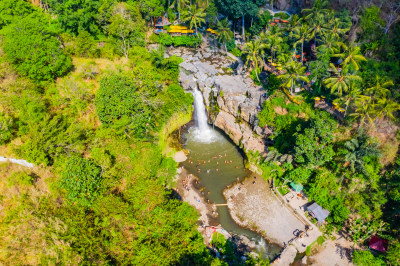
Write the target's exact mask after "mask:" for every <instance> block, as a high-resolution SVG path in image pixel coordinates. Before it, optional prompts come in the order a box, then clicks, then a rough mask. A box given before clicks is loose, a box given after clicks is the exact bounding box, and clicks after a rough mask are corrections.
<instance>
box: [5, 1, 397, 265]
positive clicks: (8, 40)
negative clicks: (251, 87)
mask: <svg viewBox="0 0 400 266" xmlns="http://www.w3.org/2000/svg"><path fill="white" fill-rule="evenodd" d="M268 2H269V4H270V5H272V6H274V5H275V7H277V3H274V2H276V1H268ZM266 3H267V1H264V0H240V1H239V0H210V1H203V0H198V1H186V0H178V1H165V0H142V1H138V0H129V1H120V0H90V1H89V0H87V1H83V0H42V1H40V7H35V6H33V5H32V4H31V3H29V2H28V1H24V0H2V1H0V34H1V37H2V42H1V53H0V57H1V58H0V59H1V63H2V66H1V68H0V88H1V89H0V99H1V100H0V145H1V150H2V151H4V152H5V153H6V154H7V155H8V154H9V155H11V156H16V157H21V158H23V159H26V160H27V161H29V162H31V163H34V164H35V165H37V166H38V167H35V168H33V169H30V170H26V169H25V170H21V169H22V168H18V167H16V166H13V165H12V164H1V165H0V175H1V177H2V178H1V180H0V209H2V210H3V211H2V212H1V213H0V249H1V250H2V252H1V253H0V261H1V262H2V263H4V264H35V265H36V264H73V265H75V264H134V265H142V264H144V265H147V264H150V265H159V264H160V265H210V264H211V265H226V264H228V265H236V264H238V261H240V260H241V258H240V254H238V253H237V252H236V250H235V247H234V245H233V244H232V242H231V241H227V240H225V239H224V238H222V237H221V236H219V235H218V234H215V235H214V236H213V239H212V241H211V245H212V248H214V249H215V250H217V251H219V252H220V254H221V255H222V258H221V259H219V258H213V257H212V256H210V252H209V250H208V249H207V248H206V246H205V245H204V243H203V238H202V236H201V235H200V234H199V232H198V231H197V230H196V229H197V226H198V225H197V224H196V222H197V218H198V214H197V213H196V211H195V210H194V209H193V208H192V207H190V206H189V205H188V204H186V203H183V202H181V201H179V200H178V199H176V195H175V192H174V191H172V186H173V179H174V177H175V176H176V174H177V173H176V169H177V163H176V162H175V161H174V160H172V159H171V158H170V157H167V156H166V155H165V153H166V151H165V150H164V148H165V143H164V142H165V141H166V139H167V138H168V136H164V135H165V134H167V132H168V133H169V131H170V130H173V129H174V128H173V127H174V126H171V125H174V124H177V125H178V126H179V123H180V122H181V121H176V120H179V118H180V117H182V116H188V115H190V113H191V111H192V110H191V109H192V102H193V99H192V96H191V95H190V94H187V93H185V92H184V91H183V90H182V88H181V87H180V86H179V85H178V75H179V64H180V63H181V62H182V59H181V58H179V57H176V56H170V57H168V58H166V57H165V50H164V47H163V46H187V47H199V45H200V44H201V43H202V42H203V40H206V41H207V43H205V45H211V46H213V47H212V48H213V49H214V48H215V49H216V50H217V49H218V48H221V50H222V49H223V50H224V51H225V52H226V51H232V53H234V54H235V55H236V56H241V57H242V60H243V61H244V62H245V65H246V66H247V67H248V70H249V74H250V77H251V78H252V79H253V80H254V82H255V83H256V84H259V85H262V86H263V87H264V88H265V89H266V95H267V96H268V99H267V100H266V101H264V103H263V105H262V111H261V112H259V115H258V121H259V123H258V125H259V126H260V127H269V128H270V129H271V130H272V131H273V134H272V135H270V136H267V137H266V138H267V141H268V143H270V145H269V147H268V149H269V152H268V153H267V154H264V156H262V157H260V156H257V154H256V156H251V155H254V154H251V152H250V151H247V152H248V155H249V159H250V160H251V159H253V160H254V161H253V163H255V164H257V165H258V166H259V168H260V169H261V170H262V171H263V177H264V178H266V179H270V180H271V181H273V184H274V185H275V187H277V188H278V190H279V191H281V192H283V191H288V189H289V188H288V184H289V183H290V182H295V183H297V184H302V185H303V186H304V193H305V195H306V196H307V197H308V199H309V200H310V201H315V202H317V203H318V204H320V205H321V206H322V207H323V208H326V209H327V210H329V211H330V215H329V216H328V218H327V222H326V223H325V224H324V225H322V227H321V229H322V230H323V231H324V233H326V234H328V235H329V234H330V233H331V232H333V231H339V230H344V231H345V232H346V233H347V235H348V236H349V237H351V238H352V240H353V241H354V242H355V243H357V244H360V245H361V246H362V245H364V246H365V247H366V245H365V244H367V243H368V239H369V238H370V237H371V235H378V236H380V237H382V238H385V239H387V240H388V243H389V244H388V250H387V253H386V254H375V253H371V252H370V251H368V250H360V251H356V252H355V253H354V255H353V260H354V264H356V265H385V264H389V265H398V264H400V256H399V254H400V242H399V238H400V230H399V228H400V214H399V209H400V159H399V156H398V143H399V137H398V133H396V130H397V129H396V126H397V127H398V123H399V117H400V116H399V110H400V104H399V102H400V91H399V85H400V63H399V62H400V60H399V59H400V24H399V23H398V17H399V13H398V11H399V10H400V9H398V8H397V7H396V5H395V4H396V3H395V1H394V0H387V1H381V3H380V4H379V5H378V4H376V3H377V2H374V1H363V0H361V1H323V0H316V1H307V3H303V2H302V3H300V2H299V1H293V2H292V8H291V11H293V12H295V13H296V14H291V16H290V17H289V16H288V15H287V14H286V13H283V12H281V13H277V14H275V15H274V16H272V15H271V13H270V12H269V11H268V10H265V9H264V8H263V9H261V7H263V6H264V5H265V4H266ZM299 7H302V8H303V7H306V8H304V9H302V10H300V9H299ZM165 14H168V17H169V19H170V22H171V23H173V24H180V25H185V26H187V27H189V28H190V29H193V30H194V31H195V32H196V34H193V35H191V36H186V35H182V36H170V35H169V34H166V33H161V34H159V35H156V34H151V31H152V29H153V26H154V21H155V19H156V18H157V17H158V16H161V15H165ZM221 15H222V16H221ZM222 17H223V19H221V18H222ZM278 18H280V19H282V20H288V21H286V22H279V20H278ZM272 19H274V21H272ZM275 19H277V21H278V22H276V21H275ZM207 28H212V29H215V32H216V33H215V34H212V35H211V34H209V33H207V32H206V31H205V30H206V29H207ZM164 29H165V30H167V29H168V27H165V28H164ZM234 32H236V33H238V32H240V33H241V34H242V33H243V36H242V38H241V39H243V41H244V42H245V43H242V44H243V45H238V46H237V45H236V44H235V43H237V42H238V41H239V40H238V37H237V36H234V35H233V33H234ZM197 33H199V34H197ZM201 34H203V36H202V35H201ZM205 36H206V37H205ZM203 38H204V39H203ZM206 38H207V39H206ZM149 43H158V44H161V45H160V47H159V48H157V49H156V50H152V51H148V50H147V48H145V47H147V46H146V45H147V44H149ZM214 46H215V47H214ZM263 71H265V72H271V73H261V72H263ZM261 74H266V75H261ZM266 76H268V77H267V78H265V79H263V78H262V77H266ZM283 88H286V89H283ZM288 90H289V91H288ZM299 90H300V92H299ZM246 96H247V95H246ZM316 96H318V97H321V96H324V99H325V101H326V103H327V104H328V105H329V106H330V110H328V109H327V110H328V111H330V112H331V113H334V114H335V115H334V116H332V115H331V114H328V112H326V111H325V110H318V108H316V105H315V104H316V103H317V105H318V100H317V101H316V100H315V97H316ZM220 97H224V96H223V95H222V93H221V94H220ZM224 100H226V99H225V98H224ZM333 104H335V105H337V106H339V107H340V108H339V107H336V108H335V107H332V106H333ZM342 108H343V109H342ZM214 109H215V110H214V111H215V112H218V110H219V108H218V107H215V108H214ZM393 123H395V124H396V125H395V126H393ZM171 127H172V128H171ZM320 242H321V243H322V240H321V239H319V240H318V243H320ZM310 252H311V247H309V248H308V249H307V254H309V253H310ZM212 255H214V254H212ZM267 263H268V262H267V261H262V260H261V259H254V258H252V257H249V258H248V260H247V261H246V264H247V265H266V264H267Z"/></svg>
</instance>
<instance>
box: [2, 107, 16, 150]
mask: <svg viewBox="0 0 400 266" xmlns="http://www.w3.org/2000/svg"><path fill="white" fill-rule="evenodd" d="M13 128H14V121H13V119H12V118H11V117H9V116H7V115H3V114H2V113H0V145H3V144H6V143H7V142H9V141H10V140H11V138H12V135H13V133H14V132H13V131H14V130H13Z"/></svg>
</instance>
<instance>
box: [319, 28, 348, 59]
mask: <svg viewBox="0 0 400 266" xmlns="http://www.w3.org/2000/svg"><path fill="white" fill-rule="evenodd" d="M322 43H323V44H322V45H320V46H319V48H320V49H323V50H325V51H327V52H328V53H329V54H330V55H333V54H335V53H336V51H337V49H338V48H340V46H341V45H343V43H342V42H339V41H338V40H337V37H335V35H334V34H332V33H330V32H328V33H326V34H324V35H322Z"/></svg>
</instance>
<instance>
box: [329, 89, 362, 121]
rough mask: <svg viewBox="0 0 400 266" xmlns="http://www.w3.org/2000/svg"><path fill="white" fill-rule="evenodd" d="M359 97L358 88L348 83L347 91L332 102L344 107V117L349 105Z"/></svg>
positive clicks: (359, 91)
mask: <svg viewBox="0 0 400 266" xmlns="http://www.w3.org/2000/svg"><path fill="white" fill-rule="evenodd" d="M360 95H361V90H360V89H359V87H358V86H355V85H354V83H350V86H349V91H348V92H347V93H346V94H345V95H343V96H342V97H340V98H338V99H336V100H335V101H333V102H337V103H339V102H340V103H341V104H344V105H345V106H346V108H345V111H344V117H346V114H347V110H348V108H349V106H350V103H352V102H354V101H355V100H356V99H358V97H359V96H360Z"/></svg>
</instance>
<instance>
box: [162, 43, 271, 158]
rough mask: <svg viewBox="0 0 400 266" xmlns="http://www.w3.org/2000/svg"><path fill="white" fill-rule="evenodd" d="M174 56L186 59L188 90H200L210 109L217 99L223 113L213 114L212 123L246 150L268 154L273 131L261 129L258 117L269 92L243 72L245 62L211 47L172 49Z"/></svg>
mask: <svg viewBox="0 0 400 266" xmlns="http://www.w3.org/2000/svg"><path fill="white" fill-rule="evenodd" d="M171 55H177V56H180V57H182V58H183V60H184V62H183V63H181V65H180V66H181V72H180V78H179V79H180V82H181V85H182V87H183V88H184V89H185V90H193V89H195V88H197V87H198V88H199V89H200V90H201V92H202V94H203V97H204V99H205V104H206V106H208V107H210V100H211V99H212V98H213V97H215V98H214V99H216V103H217V104H218V108H219V112H217V114H215V115H214V117H213V116H212V115H211V114H210V112H209V116H210V118H211V119H210V121H212V122H213V123H214V125H215V126H217V127H218V128H220V129H222V130H223V131H224V132H225V133H226V134H227V135H228V136H229V137H230V138H231V139H232V140H233V142H234V143H235V144H236V145H238V146H239V147H241V148H243V149H244V150H246V151H249V150H252V151H259V152H260V153H263V152H265V151H266V146H265V144H264V141H263V136H265V135H268V134H271V133H272V132H271V131H270V130H269V129H268V128H260V127H259V126H258V118H257V115H258V112H259V111H260V110H261V106H262V103H263V101H264V100H265V99H266V91H265V90H264V89H263V88H262V86H256V85H254V83H253V81H252V80H251V78H250V77H249V76H248V74H247V73H245V72H243V73H242V71H241V70H242V67H243V63H242V62H241V60H238V58H235V57H234V56H232V55H223V54H221V53H217V52H214V51H213V50H211V49H210V48H209V47H203V48H201V49H197V50H193V49H188V48H171V49H169V50H168V53H167V56H171Z"/></svg>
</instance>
